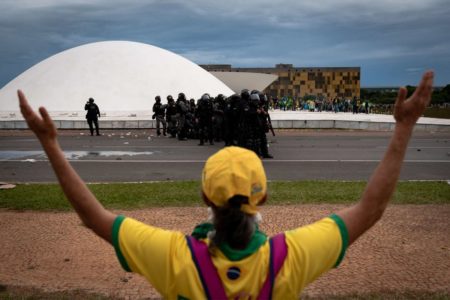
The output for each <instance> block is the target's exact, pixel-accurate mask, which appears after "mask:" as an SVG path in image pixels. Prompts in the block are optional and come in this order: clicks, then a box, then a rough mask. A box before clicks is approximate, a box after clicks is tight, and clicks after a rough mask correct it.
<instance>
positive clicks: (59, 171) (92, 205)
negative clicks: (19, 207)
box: [17, 90, 116, 243]
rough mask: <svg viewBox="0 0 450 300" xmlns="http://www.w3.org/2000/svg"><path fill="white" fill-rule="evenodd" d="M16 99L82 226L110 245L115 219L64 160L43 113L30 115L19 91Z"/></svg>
mask: <svg viewBox="0 0 450 300" xmlns="http://www.w3.org/2000/svg"><path fill="white" fill-rule="evenodd" d="M17 94H18V96H19V103H20V111H21V112H22V115H23V117H24V118H25V120H26V122H27V124H28V127H29V128H30V129H31V130H32V131H33V132H34V134H35V135H36V137H37V138H38V139H39V141H40V142H41V145H42V147H43V149H44V151H45V153H46V154H47V157H48V159H49V160H50V163H51V165H52V167H53V170H54V171H55V174H56V177H57V178H58V181H59V183H60V185H61V187H62V189H63V191H64V194H65V195H66V197H67V199H68V200H69V202H70V204H71V205H72V206H73V208H74V209H75V211H76V212H77V214H78V216H79V217H80V219H81V220H82V221H83V223H84V224H85V225H86V226H87V227H89V228H90V229H92V230H93V231H94V232H95V233H96V234H97V235H99V236H100V237H102V238H104V239H105V240H106V241H108V242H110V243H111V232H112V225H113V223H114V220H115V218H116V215H115V214H113V213H111V212H110V211H108V210H106V209H105V208H104V207H103V206H102V205H101V204H100V202H98V200H97V199H96V198H95V196H94V195H93V194H92V193H91V191H90V190H89V189H88V187H87V186H86V184H85V183H84V182H83V180H82V179H81V178H80V177H79V176H78V174H77V173H76V172H75V170H74V169H73V168H72V166H71V165H70V164H69V162H68V161H67V159H66V158H65V156H64V153H63V151H62V150H61V147H60V146H59V143H58V140H57V132H56V127H55V125H54V124H53V121H52V119H51V118H50V116H49V114H48V112H47V110H46V109H45V108H44V107H40V108H39V114H40V116H39V115H38V114H37V113H36V112H34V111H33V109H32V108H31V107H30V105H29V104H28V101H27V99H26V97H25V95H24V94H23V93H22V91H20V90H19V91H18V92H17Z"/></svg>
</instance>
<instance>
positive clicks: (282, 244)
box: [258, 233, 287, 300]
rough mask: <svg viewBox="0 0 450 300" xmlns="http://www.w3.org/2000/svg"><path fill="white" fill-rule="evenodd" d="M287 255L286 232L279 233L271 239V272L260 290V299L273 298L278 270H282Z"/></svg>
mask: <svg viewBox="0 0 450 300" xmlns="http://www.w3.org/2000/svg"><path fill="white" fill-rule="evenodd" d="M286 255H287V245H286V239H285V236H284V233H280V234H277V235H276V236H274V237H272V238H271V239H270V262H269V273H268V274H267V278H266V281H265V282H264V285H263V288H262V289H261V291H260V292H259V295H258V300H266V299H272V291H273V285H274V283H275V277H276V276H277V275H278V272H280V269H281V267H282V266H283V263H284V260H285V259H286Z"/></svg>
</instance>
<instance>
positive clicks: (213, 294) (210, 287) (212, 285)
mask: <svg viewBox="0 0 450 300" xmlns="http://www.w3.org/2000/svg"><path fill="white" fill-rule="evenodd" d="M186 240H187V243H188V246H189V249H190V250H191V255H192V260H193V261H194V264H195V267H196V268H197V271H198V274H199V276H200V281H201V283H202V286H203V290H204V291H205V294H206V298H207V299H227V295H226V293H225V289H224V287H223V284H222V280H221V279H220V277H219V274H218V272H217V269H216V267H214V264H213V262H212V260H211V256H210V255H209V252H208V246H207V245H206V244H205V243H203V242H201V241H198V240H196V239H195V238H194V237H191V236H186ZM269 243H270V261H269V272H268V274H267V278H266V281H265V282H264V285H263V287H262V289H261V291H260V292H259V295H258V299H261V300H266V299H272V290H273V285H274V283H275V277H276V276H277V274H278V272H279V271H280V269H281V267H282V266H283V263H284V260H285V258H286V255H287V245H286V240H285V236H284V233H280V234H277V235H276V236H274V237H272V238H271V239H270V240H269Z"/></svg>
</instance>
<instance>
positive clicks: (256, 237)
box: [18, 71, 433, 299]
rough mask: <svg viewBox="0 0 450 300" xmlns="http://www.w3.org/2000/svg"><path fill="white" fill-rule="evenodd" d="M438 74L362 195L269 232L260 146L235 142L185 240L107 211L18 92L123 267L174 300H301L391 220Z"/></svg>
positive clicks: (88, 220)
mask: <svg viewBox="0 0 450 300" xmlns="http://www.w3.org/2000/svg"><path fill="white" fill-rule="evenodd" d="M432 84H433V72H431V71H428V72H426V73H425V74H424V75H423V78H422V81H421V82H420V84H419V86H418V88H417V89H416V91H415V92H414V94H413V95H412V96H411V97H409V98H408V99H406V93H407V92H406V89H405V88H401V89H400V91H399V93H398V98H397V101H396V104H395V112H394V117H395V120H396V125H395V130H394V133H393V136H392V139H391V141H390V143H389V146H388V149H387V151H386V153H385V155H384V157H383V159H382V160H381V162H380V164H379V165H378V167H377V168H376V170H375V171H374V173H373V175H372V177H371V178H370V180H369V182H368V184H367V187H366V189H365V191H364V193H363V195H362V197H361V200H360V201H359V202H357V203H356V204H354V205H353V206H351V207H349V208H346V209H343V210H341V211H339V212H337V213H336V214H333V215H331V216H328V217H325V218H323V219H322V220H319V221H317V222H315V223H313V224H310V225H308V226H304V227H300V228H296V229H293V230H290V231H286V232H283V233H280V234H278V235H276V236H274V237H270V238H269V237H267V236H266V235H265V234H264V233H263V232H261V231H260V230H259V228H258V220H259V213H258V206H259V205H262V204H263V203H264V202H265V201H266V197H267V184H266V175H265V172H264V168H263V166H262V163H261V160H260V159H259V158H258V157H257V156H256V155H255V154H254V153H253V152H251V151H249V150H246V149H243V148H239V147H226V148H224V149H222V150H220V151H218V152H217V153H216V154H214V155H212V156H211V157H210V158H209V159H208V160H207V162H206V164H205V166H204V169H203V173H202V192H203V193H202V194H203V200H204V202H205V203H206V204H207V205H208V206H209V207H210V208H211V212H212V214H211V215H212V216H211V218H210V220H209V222H207V223H204V224H200V225H198V226H197V227H196V228H195V229H194V232H193V233H192V234H191V235H189V236H185V235H184V234H182V233H181V232H176V231H168V230H163V229H160V228H157V227H153V226H150V225H146V224H143V223H141V222H138V221H136V220H134V219H131V218H127V217H124V216H121V215H120V216H117V215H115V214H114V213H111V212H109V211H108V210H106V209H105V208H104V207H103V206H102V205H101V204H100V203H99V202H98V201H97V199H96V198H95V196H94V195H93V194H92V193H91V192H90V191H89V189H88V188H87V187H86V185H85V183H84V182H83V181H82V180H81V179H80V177H79V176H78V175H77V173H76V172H75V171H74V169H73V168H72V167H71V165H70V164H69V163H68V161H67V160H66V159H65V157H64V154H63V152H62V150H61V148H60V146H59V144H58V141H57V132H56V128H55V126H54V124H53V122H52V120H51V118H50V117H49V115H48V113H47V111H46V110H45V108H43V107H41V108H39V113H40V116H39V115H38V114H36V113H35V112H34V111H33V110H32V109H31V107H30V106H29V105H28V102H27V100H26V98H25V95H24V94H23V93H22V92H21V91H19V92H18V95H19V101H20V108H21V111H22V114H23V116H24V118H25V120H26V121H27V123H28V126H29V127H30V129H31V130H32V131H33V132H34V133H35V134H36V136H37V137H38V139H39V141H40V142H41V144H42V147H43V148H44V150H45V152H46V153H47V156H48V158H49V160H50V162H51V164H52V167H53V169H54V171H55V173H56V175H57V177H58V180H59V183H60V184H61V186H62V188H63V191H64V193H65V195H66V197H67V199H68V200H69V201H70V203H71V204H72V206H73V207H74V209H75V210H76V212H77V213H78V215H79V216H80V218H81V220H82V221H83V222H84V223H85V224H86V226H88V227H89V228H91V229H92V230H93V231H94V232H95V233H96V234H97V235H99V236H101V237H102V238H103V239H105V240H106V241H108V242H109V243H111V244H112V245H113V246H114V247H115V250H116V254H117V256H118V259H119V261H120V263H121V265H122V267H123V268H124V269H125V270H127V271H131V272H136V273H139V274H141V275H143V276H144V277H146V278H147V280H148V281H149V282H150V283H151V284H152V285H153V286H154V287H155V288H156V289H157V290H158V292H159V293H161V295H162V296H163V297H165V298H169V299H204V298H209V299H226V298H228V299H237V298H246V299H249V298H252V299H255V298H259V299H269V298H275V299H297V298H298V297H299V295H300V292H301V291H302V289H303V288H304V287H305V286H306V285H307V284H308V283H310V282H312V281H313V280H315V279H316V278H317V277H318V276H320V275H321V274H323V273H324V272H326V271H328V270H329V269H331V268H333V267H336V266H337V265H338V264H339V263H340V261H341V260H342V259H343V257H344V253H345V250H346V248H347V247H348V246H349V245H351V244H352V243H353V242H354V241H355V240H356V239H357V238H358V237H359V236H361V235H362V234H363V233H364V232H365V231H367V230H368V229H369V228H370V227H371V226H372V225H373V224H375V223H376V222H377V220H379V219H380V217H381V216H382V214H383V212H384V210H385V208H386V206H387V204H388V202H389V199H390V198H391V196H392V194H393V192H394V189H395V185H396V183H397V180H398V177H399V174H400V169H401V166H402V163H403V159H404V156H405V152H406V148H407V145H408V142H409V140H410V137H411V134H412V131H413V127H414V125H415V123H416V121H417V120H418V118H419V117H420V116H421V115H422V113H423V111H424V109H425V107H426V106H427V105H428V104H429V102H430V99H431V93H432Z"/></svg>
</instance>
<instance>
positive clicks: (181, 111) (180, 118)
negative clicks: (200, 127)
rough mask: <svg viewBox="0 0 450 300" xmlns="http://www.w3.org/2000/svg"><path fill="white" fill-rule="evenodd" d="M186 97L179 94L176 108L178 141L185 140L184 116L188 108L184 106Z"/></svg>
mask: <svg viewBox="0 0 450 300" xmlns="http://www.w3.org/2000/svg"><path fill="white" fill-rule="evenodd" d="M186 102H187V100H186V96H185V95H184V93H179V94H178V98H177V102H176V108H177V122H178V129H177V131H178V132H177V134H178V140H180V141H185V140H187V137H186V136H187V126H186V114H187V113H188V106H187V104H186Z"/></svg>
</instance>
